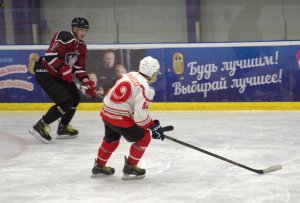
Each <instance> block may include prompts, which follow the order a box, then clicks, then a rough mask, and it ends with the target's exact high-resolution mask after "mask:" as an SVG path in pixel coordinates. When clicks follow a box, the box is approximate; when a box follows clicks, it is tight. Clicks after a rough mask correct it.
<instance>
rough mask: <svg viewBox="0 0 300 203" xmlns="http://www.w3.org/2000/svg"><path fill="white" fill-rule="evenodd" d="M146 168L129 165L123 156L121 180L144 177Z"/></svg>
mask: <svg viewBox="0 0 300 203" xmlns="http://www.w3.org/2000/svg"><path fill="white" fill-rule="evenodd" d="M145 174H146V170H145V169H142V168H140V167H138V166H137V165H130V164H129V163H128V159H127V158H126V156H125V165H124V168H123V178H122V179H123V180H131V179H139V178H144V177H145Z"/></svg>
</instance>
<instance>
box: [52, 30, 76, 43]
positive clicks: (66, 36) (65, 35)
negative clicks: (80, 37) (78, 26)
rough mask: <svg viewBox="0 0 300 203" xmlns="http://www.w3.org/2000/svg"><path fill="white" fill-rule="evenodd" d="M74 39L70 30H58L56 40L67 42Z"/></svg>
mask: <svg viewBox="0 0 300 203" xmlns="http://www.w3.org/2000/svg"><path fill="white" fill-rule="evenodd" d="M73 39H74V36H73V35H72V33H71V32H67V31H60V32H58V34H57V37H56V40H59V41H62V42H63V43H67V42H69V41H71V40H73Z"/></svg>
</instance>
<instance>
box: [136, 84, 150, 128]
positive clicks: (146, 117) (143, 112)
mask: <svg viewBox="0 0 300 203" xmlns="http://www.w3.org/2000/svg"><path fill="white" fill-rule="evenodd" d="M154 95H155V91H154V89H152V88H150V87H149V86H146V87H145V86H143V85H142V86H141V90H140V92H139V94H138V95H137V96H136V97H135V99H134V102H135V104H134V120H135V122H136V124H137V125H139V126H140V127H142V128H144V129H147V128H149V126H151V125H152V124H153V122H154V121H153V120H152V118H151V116H150V114H149V112H148V111H149V107H150V105H151V103H152V100H153V98H154Z"/></svg>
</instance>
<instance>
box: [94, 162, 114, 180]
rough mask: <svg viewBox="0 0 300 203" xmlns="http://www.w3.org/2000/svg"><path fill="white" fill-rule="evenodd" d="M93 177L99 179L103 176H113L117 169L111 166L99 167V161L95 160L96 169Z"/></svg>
mask: <svg viewBox="0 0 300 203" xmlns="http://www.w3.org/2000/svg"><path fill="white" fill-rule="evenodd" d="M92 173H93V175H92V177H98V176H103V175H108V176H109V175H113V174H114V173H115V169H114V168H112V167H109V166H99V165H98V164H97V160H95V164H94V168H93V169H92Z"/></svg>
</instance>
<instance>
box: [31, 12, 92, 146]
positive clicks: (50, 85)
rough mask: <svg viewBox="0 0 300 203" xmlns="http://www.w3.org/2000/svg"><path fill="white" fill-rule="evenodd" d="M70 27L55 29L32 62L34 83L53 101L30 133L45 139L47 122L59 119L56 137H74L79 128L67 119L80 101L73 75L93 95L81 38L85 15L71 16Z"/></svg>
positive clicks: (87, 27)
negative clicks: (44, 47)
mask: <svg viewBox="0 0 300 203" xmlns="http://www.w3.org/2000/svg"><path fill="white" fill-rule="evenodd" d="M71 26H72V31H71V32H67V31H60V32H57V33H55V35H54V37H53V38H52V40H51V42H50V45H49V48H48V50H47V51H46V53H45V56H43V57H41V58H40V60H39V61H38V62H36V63H35V67H34V70H35V76H36V81H37V83H38V84H39V85H40V86H41V87H42V88H43V89H44V91H45V92H46V93H47V95H48V96H49V97H50V98H51V99H52V100H53V101H54V103H55V104H54V105H53V106H52V107H50V109H49V110H48V111H47V113H46V114H45V115H43V116H42V118H41V119H40V120H39V121H38V122H37V123H36V124H35V125H34V126H33V128H32V129H31V130H29V133H30V134H32V135H33V136H34V137H36V138H37V139H38V140H40V141H41V142H44V143H49V142H50V141H51V139H52V138H51V136H50V134H49V130H50V129H49V124H50V123H53V122H54V121H56V120H58V119H60V121H59V124H58V128H57V138H61V139H64V138H75V137H77V135H78V131H77V130H76V129H74V128H73V127H72V126H71V125H70V124H69V123H70V121H71V120H72V118H73V116H74V114H75V112H76V107H77V106H78V104H79V102H80V94H79V90H78V89H77V86H76V84H75V83H74V82H73V78H74V77H76V78H77V79H78V80H79V81H81V83H82V88H81V89H85V94H86V95H89V96H93V97H94V96H95V84H94V82H93V81H92V80H90V79H89V77H88V74H87V72H86V70H85V58H86V52H87V48H86V44H85V43H84V41H83V38H84V37H85V36H86V34H87V31H88V29H89V23H88V21H87V20H86V19H85V18H81V17H76V18H74V19H73V20H72V24H71Z"/></svg>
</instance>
